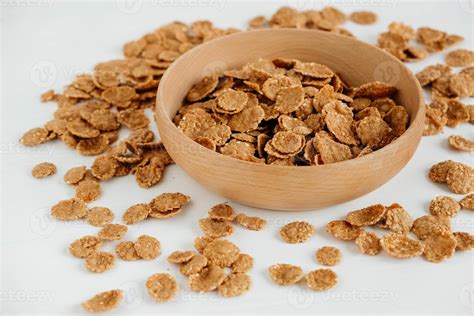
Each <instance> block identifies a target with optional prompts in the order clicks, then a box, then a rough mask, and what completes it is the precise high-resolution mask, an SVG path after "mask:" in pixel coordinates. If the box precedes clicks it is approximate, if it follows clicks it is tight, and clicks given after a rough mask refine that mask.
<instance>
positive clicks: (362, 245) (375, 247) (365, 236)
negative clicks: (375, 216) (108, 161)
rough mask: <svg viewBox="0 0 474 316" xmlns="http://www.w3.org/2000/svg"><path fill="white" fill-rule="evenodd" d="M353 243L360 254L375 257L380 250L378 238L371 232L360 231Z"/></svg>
mask: <svg viewBox="0 0 474 316" xmlns="http://www.w3.org/2000/svg"><path fill="white" fill-rule="evenodd" d="M355 243H356V245H357V246H358V247H359V249H360V251H361V252H362V253H364V254H366V255H369V256H375V255H376V254H378V253H379V252H380V250H382V247H381V245H380V239H379V237H378V236H377V235H376V234H375V233H372V232H366V231H361V233H360V234H359V236H357V238H356V240H355Z"/></svg>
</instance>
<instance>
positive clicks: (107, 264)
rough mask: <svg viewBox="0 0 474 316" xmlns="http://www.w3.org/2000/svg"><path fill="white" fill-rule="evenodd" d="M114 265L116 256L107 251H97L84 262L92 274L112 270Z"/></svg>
mask: <svg viewBox="0 0 474 316" xmlns="http://www.w3.org/2000/svg"><path fill="white" fill-rule="evenodd" d="M114 264H115V256H114V255H113V254H111V253H108V252H105V251H96V252H94V253H92V254H91V255H89V256H87V258H86V260H85V261H84V266H85V267H86V269H87V270H89V271H91V272H105V271H107V270H110V269H112V267H113V266H114Z"/></svg>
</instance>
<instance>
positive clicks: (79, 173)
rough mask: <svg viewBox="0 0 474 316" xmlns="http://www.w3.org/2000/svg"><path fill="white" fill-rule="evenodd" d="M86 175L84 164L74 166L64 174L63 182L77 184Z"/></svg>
mask: <svg viewBox="0 0 474 316" xmlns="http://www.w3.org/2000/svg"><path fill="white" fill-rule="evenodd" d="M85 175H86V166H80V167H74V168H71V169H69V170H68V171H67V172H66V173H65V174H64V182H66V183H67V184H77V183H79V182H80V181H81V180H82V179H84V176H85Z"/></svg>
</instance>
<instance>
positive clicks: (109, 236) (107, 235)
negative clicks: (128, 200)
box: [97, 224, 128, 240]
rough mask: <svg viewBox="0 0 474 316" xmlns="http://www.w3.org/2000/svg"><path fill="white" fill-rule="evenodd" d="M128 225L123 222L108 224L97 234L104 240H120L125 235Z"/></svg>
mask: <svg viewBox="0 0 474 316" xmlns="http://www.w3.org/2000/svg"><path fill="white" fill-rule="evenodd" d="M127 231H128V227H127V226H125V225H121V224H106V225H105V226H104V227H102V229H101V230H99V233H98V234H97V236H99V238H100V239H102V240H120V239H122V238H123V236H125V234H126V233H127Z"/></svg>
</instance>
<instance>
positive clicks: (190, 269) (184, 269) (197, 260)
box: [179, 254, 208, 276]
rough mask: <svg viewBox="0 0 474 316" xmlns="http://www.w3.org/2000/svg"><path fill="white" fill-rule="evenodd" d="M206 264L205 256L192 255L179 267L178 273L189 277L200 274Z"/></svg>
mask: <svg viewBox="0 0 474 316" xmlns="http://www.w3.org/2000/svg"><path fill="white" fill-rule="evenodd" d="M207 262H208V261H207V258H206V257H205V256H203V255H201V254H198V255H193V256H192V257H191V259H190V260H188V261H187V262H185V263H183V264H182V265H181V267H180V269H179V271H180V272H181V273H182V274H184V275H186V276H190V275H193V274H196V273H199V272H201V270H202V269H204V268H205V267H206V266H207Z"/></svg>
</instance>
